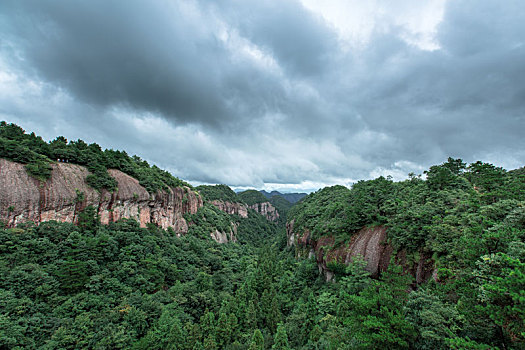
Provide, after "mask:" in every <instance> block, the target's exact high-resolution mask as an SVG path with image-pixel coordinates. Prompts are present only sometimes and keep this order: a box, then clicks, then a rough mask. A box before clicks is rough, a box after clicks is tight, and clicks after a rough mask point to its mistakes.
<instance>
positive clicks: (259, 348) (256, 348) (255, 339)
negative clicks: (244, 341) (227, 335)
mask: <svg viewBox="0 0 525 350" xmlns="http://www.w3.org/2000/svg"><path fill="white" fill-rule="evenodd" d="M248 350H264V338H263V335H262V333H261V331H260V330H259V329H256V330H255V331H254V332H253V336H252V342H251V344H250V347H249V348H248Z"/></svg>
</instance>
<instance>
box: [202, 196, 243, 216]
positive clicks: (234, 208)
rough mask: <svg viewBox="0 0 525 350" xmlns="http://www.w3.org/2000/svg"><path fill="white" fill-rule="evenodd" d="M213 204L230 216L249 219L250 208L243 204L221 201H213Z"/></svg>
mask: <svg viewBox="0 0 525 350" xmlns="http://www.w3.org/2000/svg"><path fill="white" fill-rule="evenodd" d="M211 204H213V205H214V206H216V207H217V209H219V210H221V211H223V212H225V213H226V214H230V215H239V216H240V217H243V218H247V217H248V208H247V207H246V205H245V204H243V203H232V202H224V201H221V200H213V201H211Z"/></svg>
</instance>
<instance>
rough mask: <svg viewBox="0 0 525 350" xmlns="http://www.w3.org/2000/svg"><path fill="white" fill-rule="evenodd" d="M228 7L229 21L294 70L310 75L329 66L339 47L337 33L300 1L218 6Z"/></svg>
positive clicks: (220, 7)
mask: <svg viewBox="0 0 525 350" xmlns="http://www.w3.org/2000/svg"><path fill="white" fill-rule="evenodd" d="M224 5H226V6H224ZM224 7H225V8H226V11H224V14H225V15H226V16H227V18H228V20H229V22H230V23H232V24H233V25H235V27H236V28H238V30H239V31H240V32H241V34H242V35H243V36H245V37H247V38H248V39H250V40H251V41H252V42H253V43H255V44H256V45H258V46H259V47H261V48H262V49H263V50H266V51H268V52H269V53H271V54H272V55H273V56H274V57H275V58H276V59H277V60H278V61H279V63H280V64H282V65H283V66H284V67H285V68H286V69H287V70H288V71H289V72H290V73H292V74H294V75H299V76H301V77H308V76H312V75H318V74H320V73H322V72H323V71H325V70H326V69H328V68H329V63H330V61H331V59H332V55H333V54H334V52H335V51H337V48H338V46H337V40H336V39H337V38H336V36H335V33H334V32H333V30H331V29H330V28H328V26H327V25H326V24H325V23H323V22H322V20H321V18H320V17H319V16H314V15H313V14H312V13H310V12H308V11H307V10H306V9H305V8H304V7H302V5H301V4H300V3H299V2H298V1H271V0H262V1H254V2H250V3H249V4H248V5H247V3H246V2H242V1H241V2H240V1H227V2H219V3H218V5H217V6H216V9H217V11H221V9H222V8H224Z"/></svg>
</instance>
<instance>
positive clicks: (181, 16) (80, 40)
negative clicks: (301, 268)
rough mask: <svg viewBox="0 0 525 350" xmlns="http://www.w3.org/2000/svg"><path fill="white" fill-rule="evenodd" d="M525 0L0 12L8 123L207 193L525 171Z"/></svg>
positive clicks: (77, 4) (94, 3)
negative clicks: (450, 165) (478, 167)
mask: <svg viewBox="0 0 525 350" xmlns="http://www.w3.org/2000/svg"><path fill="white" fill-rule="evenodd" d="M524 18H525V5H524V3H523V0H515V1H514V0H503V1H501V0H494V1H489V0H487V1H485V0H466V1H464V0H450V1H445V0H429V1H421V0H413V1H387V0H385V1H381V0H371V1H362V0H325V1H323V0H302V1H286V0H271V1H269V0H256V1H247V0H218V1H206V0H202V1H167V0H165V1H164V0H159V1H150V0H148V1H146V0H144V1H139V0H137V1H124V0H121V1H112V0H110V1H108V0H90V1H71V0H63V1H58V0H52V1H51V0H49V1H47V0H34V1H25V0H13V1H10V0H2V1H1V2H0V120H6V121H8V122H14V123H17V124H19V125H21V126H22V127H23V128H24V129H26V130H27V131H35V132H36V133H37V134H39V135H42V136H43V137H44V138H45V139H47V140H50V139H53V138H55V137H56V136H58V135H64V136H65V137H66V138H68V139H70V140H76V139H78V138H81V139H83V140H85V141H87V142H97V143H98V144H100V145H101V146H102V147H105V148H115V149H123V150H126V151H127V152H128V153H130V154H137V155H139V156H141V157H142V158H144V159H146V160H148V161H150V163H154V164H157V165H158V166H160V167H161V168H164V169H167V170H169V171H171V172H172V173H173V174H174V175H176V176H178V177H180V178H182V179H185V180H188V181H190V182H192V183H194V184H198V183H225V184H228V185H230V186H232V187H243V188H244V187H245V188H258V189H263V188H264V189H278V190H279V189H280V190H312V189H317V188H319V187H323V186H325V185H332V184H336V183H337V184H343V185H350V184H351V183H352V182H354V181H356V180H359V179H370V178H375V177H377V176H380V175H385V176H386V175H392V176H393V177H394V178H395V179H402V178H404V177H405V176H406V175H407V174H408V173H409V172H415V173H422V171H423V170H425V169H427V168H428V166H430V165H433V164H439V163H442V162H443V161H445V160H446V158H447V157H449V156H452V157H455V158H458V157H459V158H462V159H464V160H465V161H467V162H473V161H476V160H483V161H486V162H491V163H493V164H496V165H498V166H502V167H504V168H506V169H513V168H517V167H521V166H523V165H525V45H524V44H525V20H524Z"/></svg>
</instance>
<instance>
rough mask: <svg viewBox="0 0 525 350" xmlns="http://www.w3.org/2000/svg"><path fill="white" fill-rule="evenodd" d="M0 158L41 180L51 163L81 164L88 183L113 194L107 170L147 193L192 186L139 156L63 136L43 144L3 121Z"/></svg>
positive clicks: (112, 183) (113, 186)
mask: <svg viewBox="0 0 525 350" xmlns="http://www.w3.org/2000/svg"><path fill="white" fill-rule="evenodd" d="M0 158H5V159H9V160H12V161H15V162H19V163H23V164H26V169H27V172H28V173H29V174H30V175H32V176H34V177H36V178H37V179H39V180H41V181H45V180H47V179H48V178H49V177H50V176H51V170H52V168H51V166H50V163H51V162H53V161H61V162H70V163H74V164H79V165H84V166H86V167H87V168H88V170H89V171H90V172H91V174H90V175H89V177H88V179H87V182H88V184H89V185H90V186H91V187H93V188H95V189H97V190H102V189H106V190H109V191H113V190H115V189H116V188H117V182H116V180H115V179H113V178H112V177H111V176H109V174H108V169H118V170H121V171H122V172H124V173H126V174H128V175H130V176H132V177H134V178H136V179H137V180H139V182H140V184H141V185H142V186H143V187H144V188H146V190H148V192H150V193H153V192H156V191H158V190H162V189H166V188H167V187H168V186H170V187H176V186H188V187H191V186H190V185H189V184H188V183H186V182H184V181H181V180H180V179H178V178H176V177H174V176H173V175H171V174H170V173H168V172H167V171H164V170H162V169H159V168H158V167H157V166H155V165H153V166H150V165H149V164H148V162H146V161H145V160H142V159H141V158H140V157H138V156H129V155H128V154H127V153H126V152H124V151H115V150H112V149H106V150H104V151H103V150H102V148H101V147H100V146H99V145H97V144H96V143H92V144H87V143H85V142H84V141H82V140H77V141H69V142H68V141H67V139H66V138H65V137H63V136H59V137H57V138H56V139H54V140H53V141H50V142H45V141H44V140H43V139H42V137H40V136H36V135H35V133H30V134H27V133H26V132H25V131H24V130H23V129H22V128H21V127H19V126H18V125H15V124H7V123H6V122H5V121H2V122H0Z"/></svg>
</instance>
